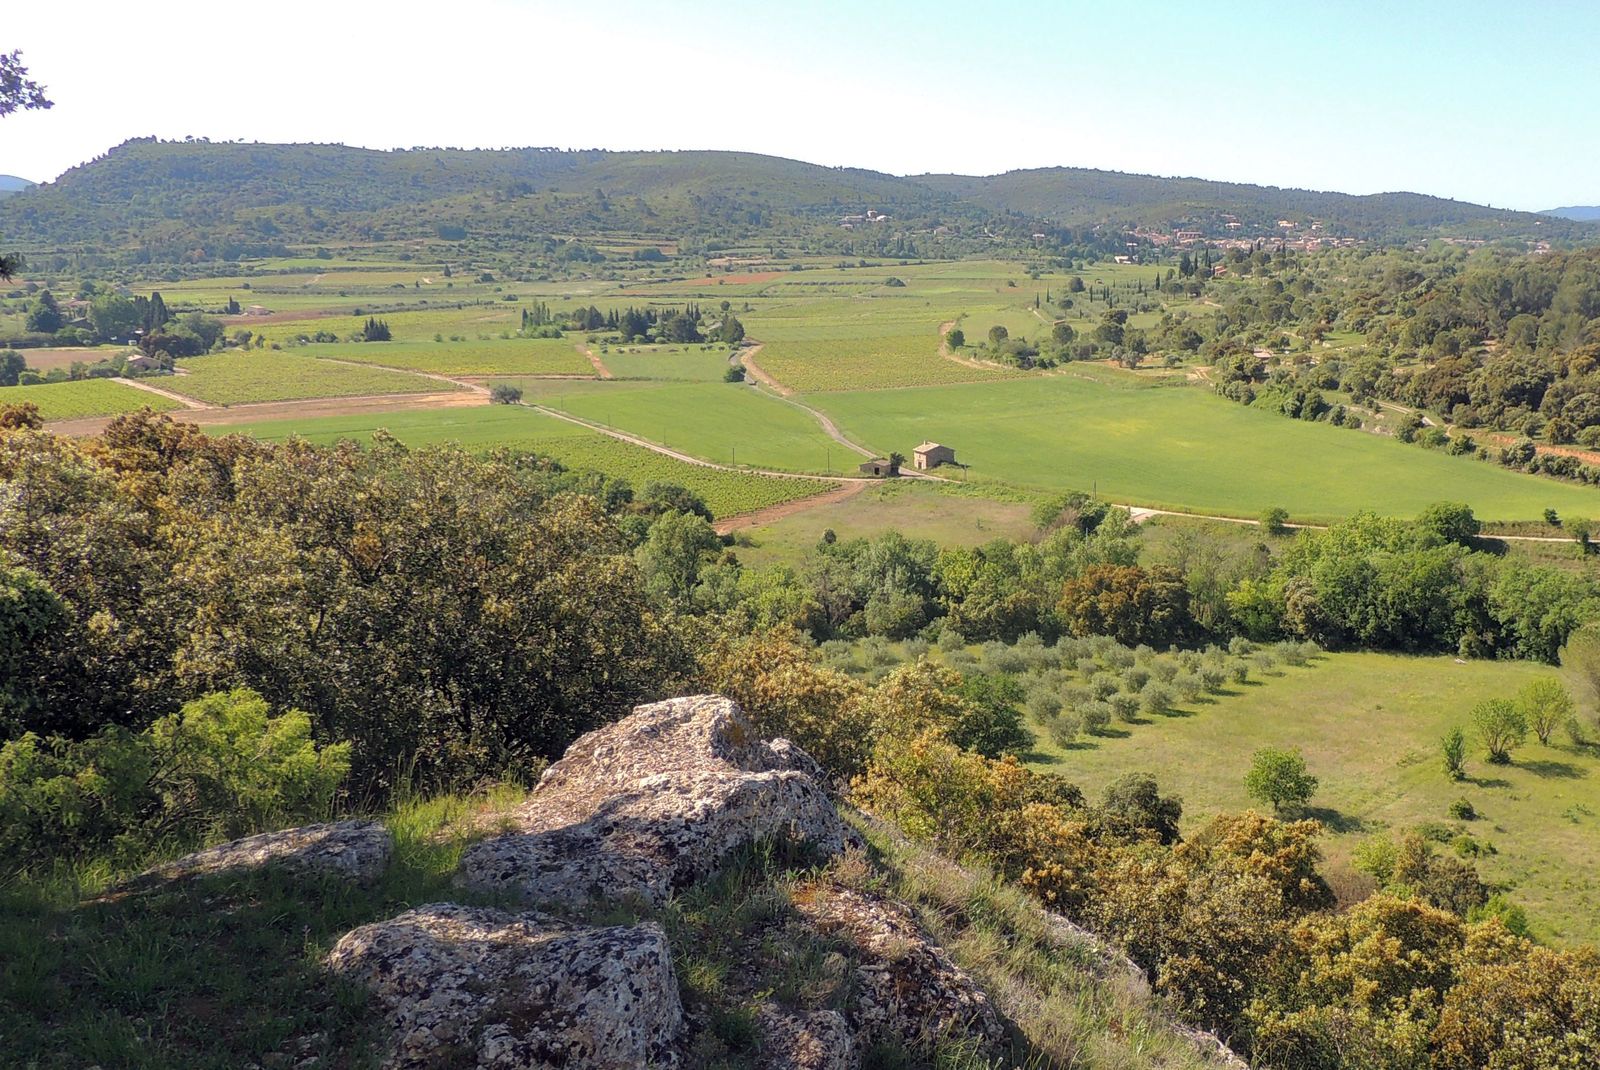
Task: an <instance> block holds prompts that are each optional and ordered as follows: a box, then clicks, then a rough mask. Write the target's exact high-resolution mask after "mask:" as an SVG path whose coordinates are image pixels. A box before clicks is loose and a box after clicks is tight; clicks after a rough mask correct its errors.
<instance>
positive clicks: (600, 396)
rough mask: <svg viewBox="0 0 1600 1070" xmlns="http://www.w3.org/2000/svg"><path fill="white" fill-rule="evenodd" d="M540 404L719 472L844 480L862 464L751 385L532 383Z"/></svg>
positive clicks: (528, 386)
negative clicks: (746, 470)
mask: <svg viewBox="0 0 1600 1070" xmlns="http://www.w3.org/2000/svg"><path fill="white" fill-rule="evenodd" d="M519 385H521V386H522V388H523V399H524V400H525V401H529V402H533V401H537V402H539V403H540V404H544V405H548V406H550V407H552V408H556V409H560V410H562V411H564V412H570V413H572V414H573V415H575V416H580V417H583V418H584V419H586V420H591V421H594V422H596V423H602V424H605V425H607V426H608V427H617V428H621V429H622V430H624V431H628V432H630V433H632V434H635V435H638V436H639V437H641V438H645V439H649V440H650V441H652V442H658V443H661V444H662V445H666V446H670V447H671V448H673V449H675V450H681V451H683V452H684V453H688V454H691V455H693V456H695V457H699V458H702V459H704V460H707V461H715V462H717V463H718V464H740V465H750V466H752V467H756V468H770V469H774V470H776V471H780V472H829V471H832V472H836V473H837V472H842V471H845V470H847V469H854V468H855V466H856V465H857V464H858V463H859V462H860V460H861V458H860V457H859V456H857V455H856V454H855V453H853V452H852V451H850V450H847V449H845V448H844V447H843V446H841V445H839V444H838V443H837V442H834V441H833V440H832V439H830V438H829V437H828V436H827V435H826V434H825V433H824V432H823V430H822V427H821V425H819V424H818V423H817V420H816V417H814V416H812V415H811V414H810V413H808V412H806V411H805V410H804V409H802V408H800V407H798V406H796V405H792V404H789V403H788V402H786V401H783V400H781V399H779V398H775V397H773V396H771V395H770V394H767V393H764V392H762V391H760V390H757V389H755V388H753V387H751V386H748V385H742V384H736V383H724V382H715V383H648V382H615V381H613V382H594V383H575V382H568V381H564V380H562V381H554V380H552V381H549V382H539V381H529V382H523V383H521V384H519Z"/></svg>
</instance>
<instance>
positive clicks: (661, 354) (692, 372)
mask: <svg viewBox="0 0 1600 1070" xmlns="http://www.w3.org/2000/svg"><path fill="white" fill-rule="evenodd" d="M595 352H596V354H597V355H598V356H599V357H600V360H601V362H602V363H604V364H605V366H606V368H607V369H608V370H609V371H610V372H611V374H612V375H615V376H616V377H617V378H618V379H667V380H683V381H686V382H697V383H720V382H722V377H723V375H724V374H726V372H727V370H728V354H727V352H726V350H724V349H723V348H722V347H721V346H717V347H715V348H713V349H710V350H705V349H701V348H699V347H689V346H685V347H683V348H682V349H679V348H678V347H676V346H624V347H620V348H611V349H608V350H606V351H605V352H601V351H600V350H598V349H596V350H595Z"/></svg>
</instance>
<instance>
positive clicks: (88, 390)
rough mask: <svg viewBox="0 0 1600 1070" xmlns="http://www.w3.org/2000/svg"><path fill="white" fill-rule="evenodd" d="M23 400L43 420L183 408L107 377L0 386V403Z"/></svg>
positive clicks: (12, 402) (79, 418)
mask: <svg viewBox="0 0 1600 1070" xmlns="http://www.w3.org/2000/svg"><path fill="white" fill-rule="evenodd" d="M27 402H32V403H33V404H35V405H37V406H39V415H40V416H41V417H43V418H44V419H45V420H47V421H48V420H81V419H86V418H88V417H92V416H115V415H117V414H119V413H124V412H138V411H139V410H140V409H152V410H154V411H155V412H170V411H172V410H173V409H181V408H183V406H182V405H181V404H179V403H178V402H176V401H173V400H172V399H171V398H164V397H162V396H161V395H160V394H152V393H150V391H148V390H140V389H139V388H138V387H133V386H128V385H127V384H125V383H117V382H112V381H111V380H110V379H79V380H77V381H75V382H67V383H40V384H39V385H37V386H6V387H0V405H22V404H25V403H27Z"/></svg>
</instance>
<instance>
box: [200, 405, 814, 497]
mask: <svg viewBox="0 0 1600 1070" xmlns="http://www.w3.org/2000/svg"><path fill="white" fill-rule="evenodd" d="M730 389H733V388H730ZM380 428H381V429H383V430H386V431H388V432H389V433H390V434H392V435H394V436H395V437H396V438H398V439H399V440H400V441H401V442H404V443H406V444H407V445H410V446H427V445H437V444H440V443H446V442H450V443H455V444H457V445H459V446H461V447H463V448H464V449H471V450H488V449H492V448H494V447H497V446H510V447H515V448H518V449H526V450H532V451H533V452H535V453H539V454H543V455H544V456H547V457H553V458H555V459H556V460H557V461H560V462H561V463H562V464H563V465H565V466H567V467H568V468H571V469H575V470H588V471H596V472H601V473H603V474H605V475H607V476H610V477H612V478H616V479H624V480H627V482H628V483H629V484H630V485H631V486H633V488H634V489H635V490H639V489H642V488H643V487H644V486H645V484H647V483H674V484H677V485H679V486H682V487H687V488H688V489H689V490H691V491H694V492H695V493H696V494H699V495H700V496H701V497H702V498H704V499H705V502H706V504H707V506H709V507H710V509H711V511H712V513H713V514H715V515H716V516H717V517H725V516H736V515H738V514H740V513H749V512H754V511H755V510H757V509H764V508H766V507H767V506H769V505H777V504H779V503H782V502H786V501H793V500H795V499H797V498H806V497H810V496H811V495H813V494H818V493H820V492H822V491H824V490H827V489H829V488H830V487H832V486H834V485H835V484H832V483H830V482H828V481H827V480H823V479H785V478H780V477H777V476H761V475H756V474H754V473H751V472H725V471H722V470H721V469H717V468H708V467H706V466H705V465H697V464H689V463H688V462H685V461H680V460H676V459H674V458H672V457H667V456H664V455H662V454H659V453H656V452H654V451H652V450H648V449H645V448H644V447H643V446H635V445H633V444H632V443H628V442H622V441H619V440H617V439H614V438H611V437H609V436H607V435H603V434H600V433H599V432H596V431H590V430H588V429H587V428H584V427H580V426H579V425H577V424H573V423H570V422H568V421H566V420H562V419H559V418H557V417H553V416H545V415H543V414H541V413H538V412H535V411H534V410H532V409H529V408H526V407H523V406H508V405H480V406H466V407H461V408H449V409H419V410H416V411H414V412H389V413H366V414H358V415H349V416H328V417H317V418H312V419H304V420H272V421H263V422H261V423H256V424H240V425H237V426H230V427H227V428H219V429H218V433H222V432H224V431H225V432H227V433H237V434H245V435H251V436H253V437H257V438H265V439H272V440H279V439H284V438H288V437H290V436H291V435H297V436H299V437H301V438H305V439H307V440H308V441H311V442H316V443H324V444H325V443H332V442H337V441H340V440H342V439H351V440H354V441H357V442H362V441H367V440H369V439H370V438H371V437H372V434H373V433H374V432H375V431H377V430H379V429H380Z"/></svg>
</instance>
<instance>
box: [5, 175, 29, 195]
mask: <svg viewBox="0 0 1600 1070" xmlns="http://www.w3.org/2000/svg"><path fill="white" fill-rule="evenodd" d="M33 184H34V183H32V182H29V181H28V180H27V179H25V178H18V177H17V176H16V175H0V197H9V196H11V195H12V194H13V193H20V192H21V191H23V190H25V189H27V188H28V187H29V186H32V185H33Z"/></svg>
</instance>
